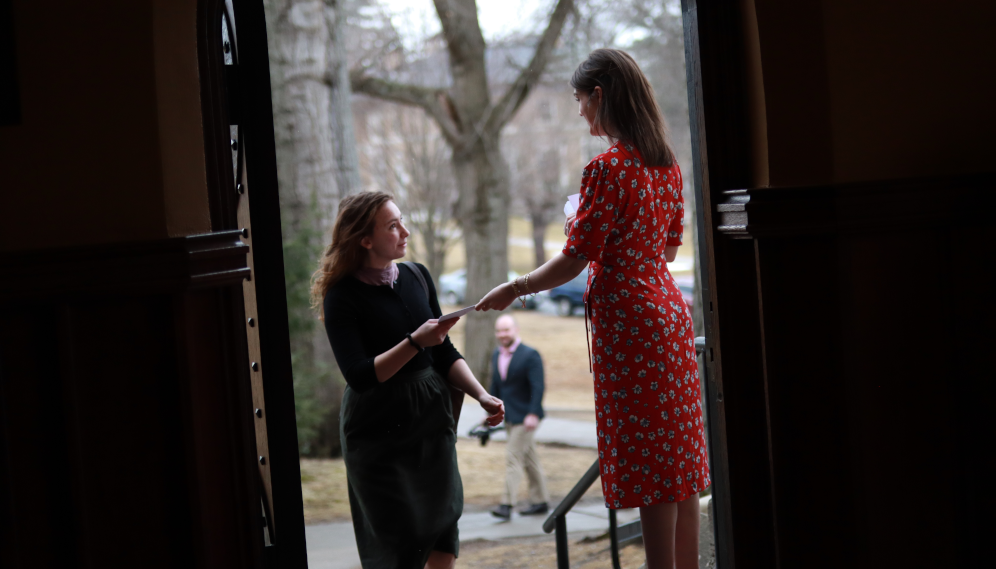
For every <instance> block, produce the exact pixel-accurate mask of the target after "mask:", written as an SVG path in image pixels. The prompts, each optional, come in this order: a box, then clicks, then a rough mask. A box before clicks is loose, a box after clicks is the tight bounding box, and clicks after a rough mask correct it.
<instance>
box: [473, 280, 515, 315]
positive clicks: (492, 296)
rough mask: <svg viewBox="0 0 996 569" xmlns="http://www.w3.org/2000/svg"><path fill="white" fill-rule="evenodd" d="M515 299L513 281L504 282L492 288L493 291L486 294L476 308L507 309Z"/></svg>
mask: <svg viewBox="0 0 996 569" xmlns="http://www.w3.org/2000/svg"><path fill="white" fill-rule="evenodd" d="M513 301H515V291H514V290H512V285H511V283H504V284H500V285H498V286H496V287H495V288H493V289H491V292H489V293H488V294H486V295H484V298H482V299H481V300H480V302H478V303H477V306H475V307H474V308H475V309H476V310H505V309H506V308H508V305H510V304H512V302H513Z"/></svg>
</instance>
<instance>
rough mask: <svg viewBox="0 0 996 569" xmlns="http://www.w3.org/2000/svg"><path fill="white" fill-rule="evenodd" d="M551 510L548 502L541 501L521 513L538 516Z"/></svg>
mask: <svg viewBox="0 0 996 569" xmlns="http://www.w3.org/2000/svg"><path fill="white" fill-rule="evenodd" d="M549 511H550V508H549V507H547V505H546V502H540V503H539V504H533V505H531V506H529V507H528V508H526V509H525V510H522V511H521V512H519V514H520V515H523V516H538V515H540V514H545V513H547V512H549Z"/></svg>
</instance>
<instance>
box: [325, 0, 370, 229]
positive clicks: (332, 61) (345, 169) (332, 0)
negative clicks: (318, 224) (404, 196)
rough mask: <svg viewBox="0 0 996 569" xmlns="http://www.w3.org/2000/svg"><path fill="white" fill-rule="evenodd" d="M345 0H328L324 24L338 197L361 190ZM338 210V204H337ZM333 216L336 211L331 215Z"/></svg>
mask: <svg viewBox="0 0 996 569" xmlns="http://www.w3.org/2000/svg"><path fill="white" fill-rule="evenodd" d="M342 4H343V0H325V22H326V26H327V27H328V33H329V41H328V42H326V45H327V53H326V64H327V65H328V71H327V75H326V77H327V80H328V82H329V86H330V91H329V126H330V128H331V131H332V140H333V145H332V148H333V153H334V156H335V162H336V169H335V181H336V186H338V188H337V189H338V192H337V196H336V197H337V198H338V200H341V199H342V198H344V197H346V196H348V195H350V194H355V193H356V192H358V191H360V189H361V184H360V158H359V156H358V155H357V153H356V135H355V129H354V127H353V106H352V90H351V89H350V85H349V68H348V65H347V61H346V11H345V7H344V6H342ZM336 210H338V204H336ZM331 214H332V217H334V216H335V214H336V211H332V212H331Z"/></svg>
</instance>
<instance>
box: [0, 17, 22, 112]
mask: <svg viewBox="0 0 996 569" xmlns="http://www.w3.org/2000/svg"><path fill="white" fill-rule="evenodd" d="M17 85H18V81H17V56H16V54H15V52H14V7H13V1H12V0H0V126H10V125H15V124H18V123H20V122H21V93H20V91H19V90H18V87H17Z"/></svg>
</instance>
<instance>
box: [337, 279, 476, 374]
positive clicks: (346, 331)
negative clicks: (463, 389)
mask: <svg viewBox="0 0 996 569" xmlns="http://www.w3.org/2000/svg"><path fill="white" fill-rule="evenodd" d="M417 266H418V268H419V270H420V271H421V272H422V276H423V277H424V278H425V282H426V285H428V288H429V298H426V296H425V290H424V289H423V288H422V284H421V283H419V281H418V279H417V277H416V276H415V275H414V274H413V273H412V272H411V271H410V270H409V268H408V267H406V266H404V265H399V266H398V280H397V281H395V283H394V288H393V289H392V288H391V287H389V286H387V285H381V286H374V285H369V284H366V283H364V282H360V281H359V280H357V279H356V278H354V277H353V276H346V277H343V278H342V279H341V280H340V281H339V282H337V283H336V284H334V285H332V286H331V287H330V288H329V290H328V292H327V293H326V294H325V302H324V308H325V332H326V333H327V334H328V336H329V342H330V343H331V344H332V352H333V353H334V354H335V359H336V362H337V363H338V364H339V369H340V370H342V375H343V376H345V378H346V383H347V384H349V386H350V387H351V388H352V389H354V390H356V391H357V392H361V393H362V392H364V391H366V390H368V389H371V388H373V387H375V386H376V385H377V375H376V372H375V371H374V358H375V357H376V356H378V355H380V354H382V353H384V352H386V351H387V350H389V349H391V348H393V347H394V346H396V345H397V344H398V342H401V341H402V340H405V339H406V338H405V336H406V335H407V334H410V333H412V332H414V331H415V330H417V329H418V327H419V326H421V325H422V324H424V323H425V321H426V320H429V319H430V318H439V317H440V316H441V315H442V311H440V309H439V301H438V300H437V299H436V287H435V285H434V284H433V282H432V277H430V276H429V271H428V270H426V268H425V267H423V266H422V265H417ZM461 358H463V356H461V355H460V352H458V351H457V350H456V348H454V347H453V344H452V343H451V342H450V339H449V337H447V338H446V339H445V340H444V341H443V343H442V344H440V345H438V346H434V347H432V348H427V349H426V350H425V351H424V352H422V353H419V354H416V355H415V357H413V358H412V359H410V360H408V363H406V364H405V365H404V366H403V367H402V368H401V370H400V372H399V373H408V372H414V371H419V370H423V369H425V368H427V367H429V366H433V367H435V368H436V371H438V372H439V374H440V375H442V376H443V377H444V378H445V377H446V376H447V374H448V373H449V370H450V366H452V365H453V362H455V361H457V360H458V359H461ZM388 381H390V380H388Z"/></svg>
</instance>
